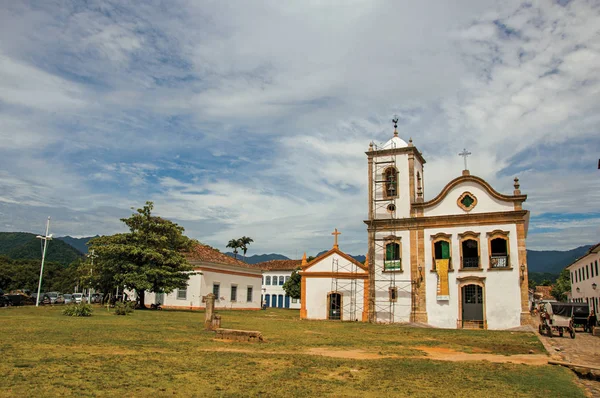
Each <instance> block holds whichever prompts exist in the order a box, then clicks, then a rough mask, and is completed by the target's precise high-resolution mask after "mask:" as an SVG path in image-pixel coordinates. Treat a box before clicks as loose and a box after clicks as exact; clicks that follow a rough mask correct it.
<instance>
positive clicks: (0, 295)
mask: <svg viewBox="0 0 600 398" xmlns="http://www.w3.org/2000/svg"><path fill="white" fill-rule="evenodd" d="M9 305H10V301H9V300H8V299H7V298H6V297H5V296H4V292H3V291H2V289H0V307H8V306H9Z"/></svg>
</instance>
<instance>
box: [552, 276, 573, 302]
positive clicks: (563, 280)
mask: <svg viewBox="0 0 600 398" xmlns="http://www.w3.org/2000/svg"><path fill="white" fill-rule="evenodd" d="M570 291H571V276H570V275H569V270H567V269H563V270H562V272H561V273H560V276H559V277H558V279H557V280H556V283H555V284H554V286H553V287H552V290H551V291H550V294H552V296H554V298H555V299H557V300H558V301H561V300H566V298H567V293H568V292H570Z"/></svg>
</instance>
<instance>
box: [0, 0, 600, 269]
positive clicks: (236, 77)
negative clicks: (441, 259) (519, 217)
mask: <svg viewBox="0 0 600 398" xmlns="http://www.w3.org/2000/svg"><path fill="white" fill-rule="evenodd" d="M395 114H396V115H398V117H399V119H400V120H399V125H398V132H399V135H400V137H401V138H403V139H404V140H408V139H409V138H411V137H412V139H413V143H414V145H415V146H416V147H417V148H418V149H419V150H420V151H421V152H422V153H423V156H424V157H425V159H426V160H427V164H426V165H425V171H426V173H425V176H426V180H425V181H424V184H425V199H426V200H427V199H431V198H433V197H435V196H436V195H437V193H438V192H439V191H440V190H441V189H442V188H443V187H444V185H446V183H447V182H448V181H450V180H451V179H453V178H455V177H457V176H459V175H460V173H461V171H462V168H463V166H462V165H463V163H462V162H463V159H462V158H461V157H459V156H458V153H459V152H460V151H461V150H462V149H463V148H467V149H468V150H469V151H470V152H472V155H471V156H470V157H469V169H470V171H471V174H473V175H477V176H479V177H482V178H484V179H486V180H487V181H488V182H490V183H491V184H492V186H493V187H494V188H495V189H496V190H498V191H499V192H502V193H506V194H510V193H512V190H513V186H512V184H513V178H514V177H515V176H518V177H519V179H520V182H521V191H522V192H523V193H525V194H527V195H528V199H527V202H525V208H526V209H528V210H530V211H531V223H530V226H529V235H528V239H527V245H528V248H529V249H537V250H542V249H544V250H547V249H554V250H566V249H571V248H574V247H577V246H581V245H584V244H592V243H597V242H598V241H599V237H600V206H599V204H600V170H598V168H597V164H598V158H600V134H599V132H600V131H599V130H600V3H598V2H597V1H595V0H591V1H585V0H581V1H567V0H561V1H531V2H520V1H488V0H472V1H453V2H448V1H442V0H438V1H427V0H424V1H419V2H414V1H377V0H343V1H342V0H335V1H334V0H332V1H314V0H305V1H295V2H294V1H285V2H282V1H268V0H267V1H260V2H252V1H227V2H224V1H193V0H190V1H183V0H181V1H180V0H170V1H159V0H155V1H140V2H130V1H124V0H119V1H97V0H89V1H68V0H61V1H51V0H42V1H11V0H0V231H26V232H34V233H40V232H43V231H44V228H45V222H46V219H47V217H48V216H51V217H52V221H51V227H50V229H51V231H50V232H51V233H53V234H54V235H55V236H64V235H70V236H76V237H81V236H93V235H96V234H101V235H102V234H113V233H117V232H124V231H125V228H124V224H123V223H122V222H120V221H119V219H120V218H122V217H128V216H129V215H130V214H131V213H132V208H139V207H141V206H142V205H143V204H144V203H145V201H148V200H149V201H153V202H154V205H155V214H157V215H159V216H162V217H166V218H168V219H171V220H173V221H175V222H177V223H178V224H180V225H182V226H183V227H184V228H185V230H186V232H185V233H186V235H188V236H190V237H192V238H195V239H198V240H199V241H201V242H203V243H206V244H210V245H212V246H214V247H216V248H219V249H221V250H224V249H225V245H226V244H227V242H228V241H229V240H230V239H233V238H238V237H241V236H244V235H245V236H250V237H252V238H253V239H254V243H253V244H251V245H250V247H249V251H248V255H251V254H258V253H273V252H274V253H281V254H284V255H287V256H289V257H292V258H299V257H300V256H302V253H303V252H308V254H314V253H316V252H318V251H321V250H325V249H329V248H330V247H331V245H332V239H333V237H332V236H331V235H330V234H331V232H332V231H333V229H334V228H337V229H338V230H340V231H341V233H342V235H340V237H339V239H340V248H341V249H342V250H344V251H345V252H347V253H351V254H364V253H365V252H366V251H367V232H366V226H365V224H364V223H363V220H365V219H366V218H367V210H368V207H367V206H368V195H367V158H366V155H365V153H364V152H365V151H366V150H367V149H368V145H369V142H371V141H374V142H375V143H380V142H385V141H387V140H388V139H389V138H391V136H392V133H393V125H392V122H391V119H392V117H393V115H395Z"/></svg>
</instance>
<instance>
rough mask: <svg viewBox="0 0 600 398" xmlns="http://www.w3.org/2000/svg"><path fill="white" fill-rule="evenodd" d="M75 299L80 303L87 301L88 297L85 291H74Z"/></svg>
mask: <svg viewBox="0 0 600 398" xmlns="http://www.w3.org/2000/svg"><path fill="white" fill-rule="evenodd" d="M73 301H75V303H77V304H80V303H85V302H87V299H86V298H85V296H84V295H83V293H73Z"/></svg>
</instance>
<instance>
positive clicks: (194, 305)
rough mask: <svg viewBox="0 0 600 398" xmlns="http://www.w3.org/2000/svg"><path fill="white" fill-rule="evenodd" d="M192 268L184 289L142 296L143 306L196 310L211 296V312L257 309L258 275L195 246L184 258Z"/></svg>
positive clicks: (253, 269) (249, 268)
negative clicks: (158, 304) (216, 310)
mask: <svg viewBox="0 0 600 398" xmlns="http://www.w3.org/2000/svg"><path fill="white" fill-rule="evenodd" d="M186 259H187V260H188V262H189V263H190V264H191V265H192V266H193V267H194V271H193V273H192V275H191V276H190V279H189V280H188V285H187V288H186V289H175V291H174V292H172V293H169V294H155V293H146V297H145V301H146V304H147V305H150V304H151V303H160V304H162V307H163V308H173V309H190V310H200V309H204V308H205V303H204V299H203V298H204V297H205V296H206V295H207V294H208V293H213V294H214V295H215V296H216V297H217V299H216V301H215V308H217V309H234V310H236V309H237V310H258V309H260V305H261V297H260V292H261V271H260V270H259V269H256V268H253V267H252V266H250V265H249V264H246V263H244V262H243V261H240V260H237V259H234V258H231V257H229V256H227V255H225V254H222V253H220V252H219V251H217V250H215V249H213V248H212V247H210V246H206V245H201V244H200V245H196V246H195V247H194V248H193V249H192V251H191V252H190V253H188V254H186Z"/></svg>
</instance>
